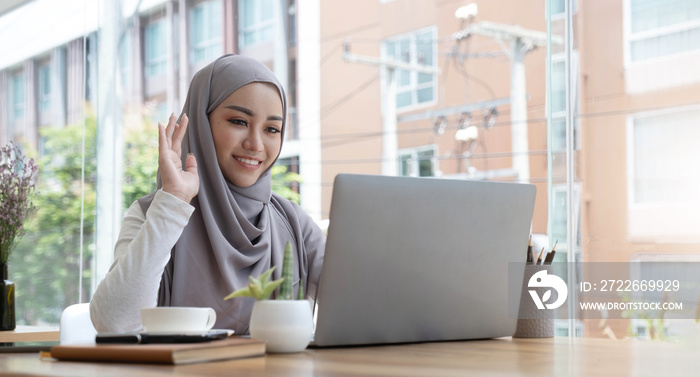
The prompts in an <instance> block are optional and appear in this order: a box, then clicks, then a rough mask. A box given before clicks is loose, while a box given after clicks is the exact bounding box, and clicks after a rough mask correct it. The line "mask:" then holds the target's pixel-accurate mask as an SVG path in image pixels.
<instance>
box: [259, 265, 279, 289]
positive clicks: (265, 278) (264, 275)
mask: <svg viewBox="0 0 700 377" xmlns="http://www.w3.org/2000/svg"><path fill="white" fill-rule="evenodd" d="M275 268H277V266H272V268H270V269H269V270H267V271H265V272H263V273H262V275H260V277H258V280H260V283H261V285H265V284H267V283H268V282H269V281H270V276H272V271H274V270H275Z"/></svg>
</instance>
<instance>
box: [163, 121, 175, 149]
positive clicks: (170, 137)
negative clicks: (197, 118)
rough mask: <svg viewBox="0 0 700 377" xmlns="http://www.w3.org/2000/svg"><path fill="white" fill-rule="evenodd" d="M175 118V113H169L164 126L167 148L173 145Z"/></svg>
mask: <svg viewBox="0 0 700 377" xmlns="http://www.w3.org/2000/svg"><path fill="white" fill-rule="evenodd" d="M176 121H177V118H175V114H174V113H173V114H170V118H168V126H167V127H165V136H166V138H167V140H168V148H172V147H173V134H174V133H175V130H176V129H177V123H176Z"/></svg>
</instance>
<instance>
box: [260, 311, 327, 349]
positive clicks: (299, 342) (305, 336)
mask: <svg viewBox="0 0 700 377" xmlns="http://www.w3.org/2000/svg"><path fill="white" fill-rule="evenodd" d="M312 332H313V318H312V316H311V305H310V304H309V301H307V300H262V301H257V302H256V303H255V305H254V306H253V313H252V315H251V317H250V336H251V337H253V338H258V339H264V340H265V341H266V342H267V352H270V353H290V352H301V351H303V350H304V349H305V348H306V346H308V345H309V342H310V341H311V334H312Z"/></svg>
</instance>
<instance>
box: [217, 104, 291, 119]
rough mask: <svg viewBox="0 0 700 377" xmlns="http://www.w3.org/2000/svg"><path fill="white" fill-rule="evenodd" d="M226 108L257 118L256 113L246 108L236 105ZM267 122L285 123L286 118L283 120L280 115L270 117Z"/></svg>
mask: <svg viewBox="0 0 700 377" xmlns="http://www.w3.org/2000/svg"><path fill="white" fill-rule="evenodd" d="M226 108H227V109H231V110H237V111H240V112H242V113H243V114H246V115H248V116H251V117H252V116H255V113H254V112H253V110H251V109H248V108H245V107H241V106H236V105H229V106H226ZM267 120H279V121H284V118H282V117H281V116H279V115H270V116H269V117H267Z"/></svg>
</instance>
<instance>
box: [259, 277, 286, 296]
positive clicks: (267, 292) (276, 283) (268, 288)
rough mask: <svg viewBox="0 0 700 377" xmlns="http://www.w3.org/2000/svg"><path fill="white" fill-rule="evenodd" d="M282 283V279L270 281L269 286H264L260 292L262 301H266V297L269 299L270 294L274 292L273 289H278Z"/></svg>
mask: <svg viewBox="0 0 700 377" xmlns="http://www.w3.org/2000/svg"><path fill="white" fill-rule="evenodd" d="M283 281H284V278H282V279H277V280H275V281H271V282H270V283H269V284H267V285H265V287H264V288H263V291H262V297H263V298H262V299H263V300H264V299H267V298H268V297H270V295H271V294H272V292H274V291H275V289H277V287H279V286H280V284H282V282H283Z"/></svg>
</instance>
